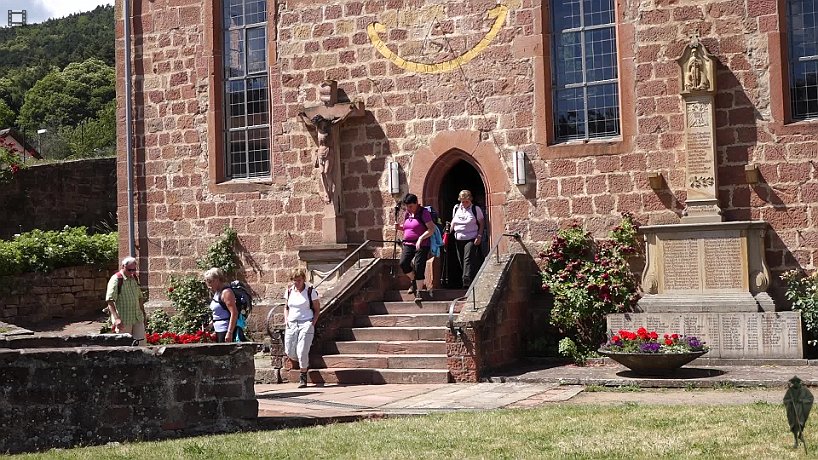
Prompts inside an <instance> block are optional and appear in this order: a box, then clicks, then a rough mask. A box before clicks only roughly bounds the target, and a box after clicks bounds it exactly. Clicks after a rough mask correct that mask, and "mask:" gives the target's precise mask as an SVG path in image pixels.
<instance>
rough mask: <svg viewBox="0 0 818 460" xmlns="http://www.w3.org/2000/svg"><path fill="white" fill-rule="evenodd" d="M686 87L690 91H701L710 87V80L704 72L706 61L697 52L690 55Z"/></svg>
mask: <svg viewBox="0 0 818 460" xmlns="http://www.w3.org/2000/svg"><path fill="white" fill-rule="evenodd" d="M685 87H686V88H687V89H688V90H689V91H701V90H706V89H709V88H710V81H709V80H708V79H707V75H706V74H705V73H704V63H703V62H702V60H701V58H700V57H699V56H697V55H696V53H693V54H691V55H690V62H689V63H688V64H687V84H686V85H685Z"/></svg>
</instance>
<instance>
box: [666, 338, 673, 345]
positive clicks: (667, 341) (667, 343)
mask: <svg viewBox="0 0 818 460" xmlns="http://www.w3.org/2000/svg"><path fill="white" fill-rule="evenodd" d="M665 345H673V341H672V340H670V339H665Z"/></svg>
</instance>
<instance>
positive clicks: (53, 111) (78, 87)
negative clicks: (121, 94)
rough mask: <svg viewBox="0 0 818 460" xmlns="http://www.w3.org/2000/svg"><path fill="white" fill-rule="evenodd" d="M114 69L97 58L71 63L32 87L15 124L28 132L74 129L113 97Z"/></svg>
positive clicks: (114, 91) (95, 114)
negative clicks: (57, 128)
mask: <svg viewBox="0 0 818 460" xmlns="http://www.w3.org/2000/svg"><path fill="white" fill-rule="evenodd" d="M114 79H115V72H114V68H113V67H111V66H109V65H107V64H105V63H104V62H103V61H101V60H100V59H96V58H91V59H87V60H85V61H83V62H80V63H71V64H68V66H67V67H66V68H65V70H63V71H62V72H59V71H52V72H50V73H49V74H48V75H46V76H45V77H43V78H42V79H40V80H39V81H38V82H37V83H35V84H34V87H32V88H31V89H30V90H29V91H28V92H27V93H26V97H25V102H24V103H23V106H22V107H21V108H20V116H19V118H18V120H17V121H18V123H19V125H20V126H22V127H23V128H24V129H25V130H27V131H36V130H37V129H39V128H40V127H42V126H56V127H63V126H76V125H78V124H79V123H81V122H84V121H86V120H88V119H94V118H96V116H97V113H98V112H99V111H100V110H102V109H103V108H104V107H105V105H106V104H107V103H109V102H110V101H112V100H113V99H114V97H115V95H116V89H115V86H114Z"/></svg>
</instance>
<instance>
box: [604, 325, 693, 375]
mask: <svg viewBox="0 0 818 460" xmlns="http://www.w3.org/2000/svg"><path fill="white" fill-rule="evenodd" d="M708 351H709V348H708V347H707V345H706V344H705V343H704V342H702V341H701V340H699V339H698V338H696V337H693V336H681V335H678V334H664V335H663V336H662V337H661V338H660V337H659V334H657V333H656V331H648V330H647V329H645V328H644V327H640V328H639V329H637V331H636V332H631V331H627V330H621V331H619V333H617V334H614V335H613V336H612V337H611V338H610V339H609V340H608V341H607V342H606V343H605V344H604V345H602V347H600V349H599V354H601V355H603V356H607V357H609V358H611V359H612V360H614V361H616V362H618V363H619V364H622V365H623V366H625V367H627V368H628V369H630V370H632V371H633V372H635V373H637V374H643V375H662V374H667V373H669V372H672V371H674V370H676V369H678V368H680V367H682V366H684V365H685V364H687V363H689V362H691V361H693V360H694V359H696V358H698V357H699V356H701V355H703V354H705V353H707V352H708Z"/></svg>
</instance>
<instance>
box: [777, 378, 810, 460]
mask: <svg viewBox="0 0 818 460" xmlns="http://www.w3.org/2000/svg"><path fill="white" fill-rule="evenodd" d="M812 402H813V396H812V393H810V391H809V390H808V389H807V387H805V386H803V385H802V384H801V379H799V378H798V376H795V377H793V378H791V379H790V383H789V384H788V385H787V392H786V393H785V394H784V407H785V408H786V409H787V421H788V422H789V424H790V431H792V436H793V438H795V445H793V449H797V448H798V441H799V440H800V441H801V443H802V444H804V452H806V451H807V443H806V442H805V441H804V425H806V424H807V418H809V412H810V410H812Z"/></svg>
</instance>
